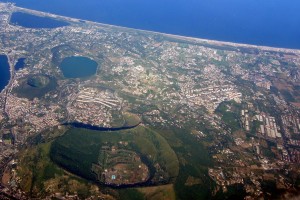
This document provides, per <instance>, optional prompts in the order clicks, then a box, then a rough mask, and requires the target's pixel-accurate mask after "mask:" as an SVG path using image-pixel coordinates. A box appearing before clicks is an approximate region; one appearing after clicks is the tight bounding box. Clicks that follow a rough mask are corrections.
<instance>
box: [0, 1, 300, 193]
mask: <svg viewBox="0 0 300 200" xmlns="http://www.w3.org/2000/svg"><path fill="white" fill-rule="evenodd" d="M15 13H22V14H27V15H29V14H30V15H34V16H36V17H38V18H47V19H48V18H49V19H52V20H57V21H61V22H63V23H64V25H61V26H58V27H51V28H45V27H42V28H31V27H26V26H22V25H21V24H17V23H13V22H11V17H12V15H13V14H15ZM0 27H1V28H0V54H1V55H5V56H6V57H7V60H8V64H9V66H10V74H11V78H10V81H9V83H8V85H7V86H6V88H5V89H4V90H2V92H1V94H0V108H1V112H0V135H1V138H0V152H1V153H0V166H1V167H0V169H1V176H2V179H1V185H0V198H3V199H30V198H43V199H51V198H58V199H85V198H89V199H126V198H127V199H132V196H130V195H133V196H134V197H135V198H140V199H226V198H227V199H275V198H278V199H286V198H290V197H294V196H297V195H300V194H299V187H300V165H299V164H300V115H299V114H300V113H299V111H300V92H299V91H300V90H299V89H300V50H291V49H278V48H271V47H258V46H251V45H244V44H234V43H226V42H217V41H209V40H202V39H196V38H187V37H181V36H174V35H167V34H161V33H155V32H149V31H142V30H134V29H128V28H123V27H116V26H110V25H105V24H99V23H94V22H90V21H83V20H79V19H73V18H68V17H62V16H57V15H53V14H50V13H43V12H38V11H33V10H29V9H24V8H20V7H16V6H15V5H13V4H10V3H0ZM72 57H73V58H76V57H79V58H82V57H83V58H85V59H89V60H92V61H95V62H96V63H97V68H96V70H95V72H94V73H93V74H92V75H87V76H81V75H80V74H81V73H80V72H79V73H78V74H77V75H76V74H75V77H69V76H70V75H69V74H68V73H70V72H66V71H64V70H63V69H62V64H61V63H62V62H63V61H64V59H66V58H72ZM20 58H25V59H26V60H25V66H24V67H22V68H21V69H15V67H14V66H15V64H16V63H17V62H18V59H20ZM74 70H75V69H74ZM79 70H82V71H84V70H85V66H84V64H83V66H82V68H81V69H79ZM72 73H73V72H72ZM102 132H103V133H102ZM76 138H77V139H76ZM66 141H67V142H66ZM59 186H61V187H59Z"/></svg>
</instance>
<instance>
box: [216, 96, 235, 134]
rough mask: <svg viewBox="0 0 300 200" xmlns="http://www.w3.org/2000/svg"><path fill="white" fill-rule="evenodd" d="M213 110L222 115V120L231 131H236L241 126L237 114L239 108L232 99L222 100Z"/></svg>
mask: <svg viewBox="0 0 300 200" xmlns="http://www.w3.org/2000/svg"><path fill="white" fill-rule="evenodd" d="M215 112H216V113H218V114H220V115H221V116H222V120H223V122H225V123H226V124H227V125H228V126H229V127H230V128H231V130H232V131H237V130H239V129H240V128H241V126H240V115H239V113H240V109H239V105H238V104H237V103H235V102H233V101H231V102H222V103H220V105H219V106H218V107H217V109H216V111H215Z"/></svg>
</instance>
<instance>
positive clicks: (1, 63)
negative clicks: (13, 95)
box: [0, 55, 10, 91]
mask: <svg viewBox="0 0 300 200" xmlns="http://www.w3.org/2000/svg"><path fill="white" fill-rule="evenodd" d="M0 71H1V76H0V91H2V90H3V89H4V88H5V86H6V85H7V84H8V82H9V79H10V68H9V64H8V59H7V57H6V55H0Z"/></svg>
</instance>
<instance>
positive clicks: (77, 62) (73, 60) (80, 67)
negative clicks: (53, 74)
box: [59, 56, 98, 78]
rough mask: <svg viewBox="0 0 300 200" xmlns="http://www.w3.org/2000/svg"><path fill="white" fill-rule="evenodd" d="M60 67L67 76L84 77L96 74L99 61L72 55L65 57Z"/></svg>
mask: <svg viewBox="0 0 300 200" xmlns="http://www.w3.org/2000/svg"><path fill="white" fill-rule="evenodd" d="M59 67H60V69H61V70H62V73H63V75H64V77H66V78H84V77H89V76H92V75H94V74H96V71H97V67H98V63H97V62H95V61H94V60H91V59H90V58H87V57H81V56H71V57H67V58H65V59H64V60H63V61H62V62H61V64H60V66H59Z"/></svg>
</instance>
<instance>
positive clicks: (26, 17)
mask: <svg viewBox="0 0 300 200" xmlns="http://www.w3.org/2000/svg"><path fill="white" fill-rule="evenodd" d="M10 23H11V24H16V25H19V26H23V27H26V28H58V27H62V26H67V25H69V23H67V22H63V21H59V20H55V19H52V18H48V17H40V16H35V15H31V14H27V13H22V12H15V13H13V14H12V16H11V19H10Z"/></svg>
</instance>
